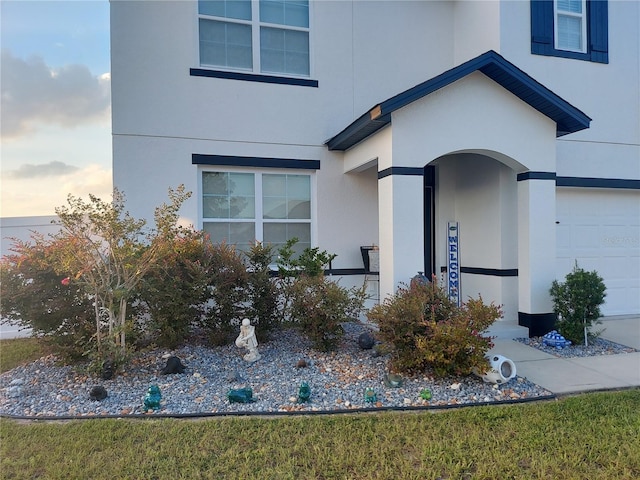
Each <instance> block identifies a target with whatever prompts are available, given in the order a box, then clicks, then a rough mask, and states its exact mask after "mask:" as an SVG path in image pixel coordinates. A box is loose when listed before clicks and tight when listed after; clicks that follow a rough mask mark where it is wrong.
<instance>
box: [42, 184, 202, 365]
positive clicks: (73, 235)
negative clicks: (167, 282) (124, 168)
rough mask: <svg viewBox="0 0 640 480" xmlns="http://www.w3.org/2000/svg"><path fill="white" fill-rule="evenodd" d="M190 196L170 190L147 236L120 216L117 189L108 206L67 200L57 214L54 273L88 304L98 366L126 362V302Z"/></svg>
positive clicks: (97, 200)
mask: <svg viewBox="0 0 640 480" xmlns="http://www.w3.org/2000/svg"><path fill="white" fill-rule="evenodd" d="M190 195H191V194H190V193H187V192H185V190H184V186H180V187H178V189H177V190H173V189H170V190H169V198H170V203H169V204H164V205H162V206H160V207H158V208H156V211H155V222H156V230H154V231H150V232H147V231H146V230H145V229H144V227H145V225H146V221H145V220H137V219H134V218H133V217H132V216H131V215H130V214H129V213H128V212H127V211H125V197H124V194H123V193H122V192H120V191H119V190H118V189H114V191H113V200H112V201H111V202H105V201H103V200H101V199H100V198H98V197H96V196H94V195H90V196H89V202H85V201H84V200H82V199H81V198H78V197H74V196H72V195H69V196H68V197H67V203H68V206H63V207H59V208H57V209H56V213H57V215H58V218H59V222H58V223H59V225H60V231H59V233H57V234H55V235H53V236H52V239H53V241H54V242H58V244H60V245H62V246H63V248H60V250H59V251H57V258H56V259H55V268H56V269H57V270H58V271H59V272H61V273H62V272H66V274H67V275H68V276H67V279H66V280H67V282H73V283H76V284H78V285H80V286H81V287H82V288H83V289H84V291H85V294H86V295H88V296H89V297H90V298H92V299H93V304H94V312H95V340H96V348H97V353H98V359H99V360H103V359H105V358H106V357H110V356H112V355H115V356H117V357H118V358H117V359H114V360H116V363H117V362H118V361H119V360H122V359H123V358H124V357H125V356H126V352H127V344H126V319H127V302H128V301H129V300H130V299H131V298H132V296H133V292H134V289H135V288H136V287H137V285H138V284H139V282H140V281H141V280H142V279H143V278H144V276H145V274H146V273H147V272H148V271H149V270H150V269H151V268H152V266H153V265H154V264H155V263H156V262H157V261H158V258H159V252H160V250H161V249H160V246H161V244H162V242H163V241H166V238H167V236H171V235H174V234H175V230H174V228H175V225H176V223H177V220H178V210H179V209H180V206H181V205H182V203H183V202H184V201H185V200H186V199H187V198H189V196H190ZM105 326H106V332H105Z"/></svg>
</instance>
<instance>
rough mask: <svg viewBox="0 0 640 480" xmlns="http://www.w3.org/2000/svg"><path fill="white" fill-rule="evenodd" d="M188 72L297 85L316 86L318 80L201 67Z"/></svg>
mask: <svg viewBox="0 0 640 480" xmlns="http://www.w3.org/2000/svg"><path fill="white" fill-rule="evenodd" d="M189 74H190V75H191V76H192V77H209V78H226V79H228V80H244V81H246V82H260V83H276V84H278V85H297V86H299V87H318V80H309V79H306V78H293V77H272V76H270V75H258V74H255V73H241V72H225V71H223V70H206V69H203V68H191V69H190V70H189Z"/></svg>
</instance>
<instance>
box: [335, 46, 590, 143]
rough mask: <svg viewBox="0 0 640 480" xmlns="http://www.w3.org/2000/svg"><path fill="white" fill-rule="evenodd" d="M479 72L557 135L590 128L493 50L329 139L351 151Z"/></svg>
mask: <svg viewBox="0 0 640 480" xmlns="http://www.w3.org/2000/svg"><path fill="white" fill-rule="evenodd" d="M476 71H479V72H481V73H483V74H484V75H486V76H487V77H488V78H490V79H491V80H493V81H494V82H496V83H498V84H499V85H501V86H502V87H503V88H505V89H506V90H508V91H509V92H511V93H513V94H514V95H516V96H517V97H518V98H519V99H520V100H522V101H523V102H525V103H527V104H529V105H530V106H531V107H532V108H534V109H536V110H538V111H539V112H540V113H542V114H544V115H546V116H547V117H549V118H550V119H551V120H553V121H554V122H555V123H556V137H561V136H563V135H567V134H569V133H574V132H578V131H580V130H584V129H586V128H589V124H590V122H591V118H589V117H588V116H587V115H586V114H585V113H584V112H582V111H580V110H579V109H577V108H576V107H574V106H573V105H571V104H570V103H569V102H567V101H566V100H564V99H563V98H561V97H559V96H558V95H556V94H555V93H553V92H552V91H551V90H549V89H548V88H547V87H545V86H544V85H542V84H541V83H540V82H538V81H537V80H535V79H534V78H532V77H531V76H529V75H527V74H526V73H525V72H523V71H522V70H520V69H519V68H518V67H516V66H515V65H514V64H513V63H511V62H509V61H507V60H506V59H505V58H504V57H502V56H501V55H499V54H498V53H496V52H495V51H493V50H490V51H488V52H486V53H483V54H482V55H480V56H478V57H476V58H473V59H471V60H469V61H467V62H465V63H463V64H461V65H458V66H457V67H454V68H452V69H451V70H447V71H446V72H444V73H441V74H440V75H438V76H436V77H433V78H431V79H430V80H427V81H426V82H423V83H420V84H418V85H416V86H415V87H412V88H410V89H408V90H406V91H404V92H402V93H399V94H398V95H395V96H394V97H391V98H389V99H387V100H385V101H384V102H382V103H380V104H378V105H376V106H375V107H373V108H372V109H370V110H369V111H368V112H366V113H364V114H363V115H362V116H361V117H360V118H358V119H357V120H355V121H354V122H353V123H351V124H350V125H349V126H348V127H347V128H345V129H344V130H342V131H341V132H340V133H338V134H337V135H336V136H334V137H333V138H331V139H329V140H328V141H327V142H326V145H327V146H328V147H329V150H341V151H344V150H348V149H349V148H351V147H353V146H354V145H355V144H357V143H359V142H361V141H362V140H364V139H366V138H367V137H369V136H370V135H373V134H374V133H375V132H377V131H378V130H380V129H381V128H383V127H385V126H386V125H389V124H390V123H391V114H392V113H393V112H395V111H396V110H399V109H400V108H402V107H405V106H407V105H409V104H410V103H412V102H414V101H416V100H419V99H421V98H423V97H425V96H427V95H429V94H430V93H433V92H435V91H436V90H438V89H440V88H443V87H446V86H447V85H449V84H451V83H453V82H455V81H456V80H460V79H461V78H463V77H466V76H467V75H469V74H471V73H473V72H476Z"/></svg>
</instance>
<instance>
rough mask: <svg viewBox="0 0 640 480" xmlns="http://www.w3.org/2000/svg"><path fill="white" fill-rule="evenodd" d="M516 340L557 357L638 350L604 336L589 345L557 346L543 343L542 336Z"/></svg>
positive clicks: (598, 354) (616, 353)
mask: <svg viewBox="0 0 640 480" xmlns="http://www.w3.org/2000/svg"><path fill="white" fill-rule="evenodd" d="M516 341H518V342H520V343H524V344H525V345H529V346H530V347H533V348H537V349H538V350H542V351H543V352H546V353H549V354H551V355H554V356H556V357H565V358H571V357H594V356H600V355H619V354H623V353H631V352H636V351H637V350H636V349H635V348H631V347H627V346H625V345H620V344H619V343H615V342H612V341H610V340H605V339H604V338H596V339H595V340H593V341H591V342H589V345H588V346H584V345H569V346H568V347H564V348H556V347H553V346H549V345H545V344H544V343H542V337H532V338H516Z"/></svg>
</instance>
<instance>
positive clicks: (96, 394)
mask: <svg viewBox="0 0 640 480" xmlns="http://www.w3.org/2000/svg"><path fill="white" fill-rule="evenodd" d="M89 398H90V399H91V400H94V401H100V400H104V399H105V398H107V390H106V389H105V388H104V387H103V386H102V385H98V386H96V387H93V388H92V389H91V391H90V392H89Z"/></svg>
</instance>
